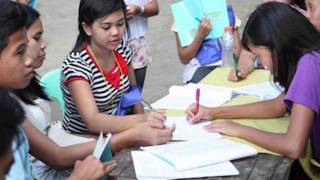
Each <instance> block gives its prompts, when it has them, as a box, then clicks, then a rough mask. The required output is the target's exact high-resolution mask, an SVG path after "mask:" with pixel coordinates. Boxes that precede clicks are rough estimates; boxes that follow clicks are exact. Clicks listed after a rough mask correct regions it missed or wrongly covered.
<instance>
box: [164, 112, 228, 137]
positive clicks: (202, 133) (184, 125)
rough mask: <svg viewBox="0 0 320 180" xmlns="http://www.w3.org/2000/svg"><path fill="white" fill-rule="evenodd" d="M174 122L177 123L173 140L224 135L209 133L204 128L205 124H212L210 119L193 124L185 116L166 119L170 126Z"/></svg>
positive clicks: (166, 123) (167, 124)
mask: <svg viewBox="0 0 320 180" xmlns="http://www.w3.org/2000/svg"><path fill="white" fill-rule="evenodd" d="M173 124H175V125H176V129H175V131H174V132H173V137H172V140H195V139H199V138H212V139H218V138H221V137H222V136H221V135H220V134H219V133H209V132H207V131H206V130H205V129H204V126H205V125H207V124H210V122H209V121H202V122H200V123H197V124H191V123H189V122H188V121H187V120H186V118H185V117H170V118H167V120H166V121H165V125H166V126H168V127H171V126H172V125H173Z"/></svg>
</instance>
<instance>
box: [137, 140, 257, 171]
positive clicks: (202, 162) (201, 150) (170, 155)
mask: <svg viewBox="0 0 320 180" xmlns="http://www.w3.org/2000/svg"><path fill="white" fill-rule="evenodd" d="M142 149H143V150H145V151H148V152H150V153H152V154H154V155H156V156H157V157H159V158H161V159H163V160H165V161H167V162H169V163H170V164H172V165H173V166H174V167H175V169H176V170H177V171H183V170H188V169H193V168H199V167H203V166H208V165H211V164H215V163H220V162H225V161H230V160H234V159H239V158H243V157H247V156H252V155H255V154H257V151H256V150H255V149H254V148H252V147H250V146H248V145H245V144H240V143H235V142H232V141H229V140H225V139H197V140H193V141H185V142H178V143H172V144H164V145H157V146H148V147H142Z"/></svg>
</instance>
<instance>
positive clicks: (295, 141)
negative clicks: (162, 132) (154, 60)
mask: <svg viewBox="0 0 320 180" xmlns="http://www.w3.org/2000/svg"><path fill="white" fill-rule="evenodd" d="M242 45H243V47H244V48H246V50H248V51H250V52H251V53H252V54H254V55H256V56H258V57H259V58H260V59H261V61H262V63H263V64H265V65H267V66H268V67H269V68H270V71H271V72H272V74H273V80H274V81H275V82H279V83H280V85H281V86H283V87H284V88H285V92H284V93H282V94H280V95H279V96H278V97H277V98H275V99H272V100H268V101H262V102H256V103H251V104H246V105H238V106H228V107H217V108H207V107H203V106H200V109H199V112H198V113H197V114H196V113H195V111H196V106H195V105H191V106H190V107H189V108H188V110H187V114H188V118H189V119H190V121H191V122H193V123H196V122H198V121H199V120H200V119H240V118H250V119H268V118H276V117H282V116H284V115H285V114H286V113H287V112H289V113H290V124H289V127H288V130H287V132H286V133H283V134H281V133H270V132H265V131H262V130H258V129H255V128H251V127H247V126H243V125H240V124H238V123H235V122H233V121H230V120H224V121H213V122H212V123H211V124H210V125H208V126H206V129H207V130H208V131H210V132H221V133H223V134H227V135H230V136H236V137H240V138H244V139H246V140H248V141H251V142H253V143H255V144H258V145H260V146H262V147H264V148H267V149H269V150H271V151H274V152H277V153H279V154H283V155H285V156H287V157H289V158H291V159H298V158H299V157H301V155H302V154H303V153H304V150H305V147H306V144H307V142H308V139H309V138H310V140H311V146H312V152H313V158H314V159H315V160H316V161H318V162H319V161H320V138H319V137H320V118H319V117H320V116H319V113H320V99H319V97H320V79H319V77H320V75H319V74H320V33H319V32H318V31H317V30H316V28H315V27H314V26H313V25H312V24H311V23H310V22H309V21H308V19H307V18H306V17H305V16H303V15H302V14H301V13H299V12H298V11H297V10H296V9H294V8H292V7H291V6H289V5H286V4H284V3H278V2H270V3H265V4H262V5H260V6H259V7H258V8H257V9H256V10H255V11H254V12H253V13H252V14H251V16H250V18H249V20H248V22H247V25H246V27H245V29H244V32H243V37H242ZM270 139H272V141H270ZM293 172H294V170H293Z"/></svg>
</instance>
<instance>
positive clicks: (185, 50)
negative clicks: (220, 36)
mask: <svg viewBox="0 0 320 180" xmlns="http://www.w3.org/2000/svg"><path fill="white" fill-rule="evenodd" d="M210 31H211V24H210V21H209V19H203V20H202V22H201V24H200V27H199V30H198V31H197V35H196V37H195V39H194V40H193V41H192V43H191V44H190V45H189V46H186V47H182V46H181V43H180V39H179V35H178V33H177V32H175V36H176V42H177V49H178V55H179V58H180V61H181V63H182V64H188V63H189V62H190V60H191V59H192V58H194V57H195V56H196V54H197V52H198V50H199V48H200V46H201V43H202V41H203V40H204V38H205V37H206V36H207V35H208V33H209V32H210Z"/></svg>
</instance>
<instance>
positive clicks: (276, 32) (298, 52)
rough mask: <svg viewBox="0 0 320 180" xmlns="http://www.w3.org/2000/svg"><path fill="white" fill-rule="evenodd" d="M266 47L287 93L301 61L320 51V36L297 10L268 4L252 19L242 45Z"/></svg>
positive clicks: (276, 79)
mask: <svg viewBox="0 0 320 180" xmlns="http://www.w3.org/2000/svg"><path fill="white" fill-rule="evenodd" d="M250 44H251V45H254V46H264V47H266V48H268V49H269V50H270V51H271V53H272V63H273V68H274V81H278V82H279V83H280V85H282V86H283V87H285V90H286V91H287V90H288V88H289V85H290V83H291V81H292V78H293V76H294V74H295V72H296V67H297V64H298V61H299V59H300V58H301V57H302V56H303V55H304V54H306V53H309V52H312V51H319V49H320V34H319V32H318V31H317V30H316V29H315V27H314V26H313V25H312V24H311V23H310V22H309V20H308V19H307V18H306V17H304V16H303V15H302V14H301V13H299V12H298V11H297V10H295V9H294V8H292V7H291V6H289V5H286V4H284V3H278V2H268V3H264V4H262V5H260V6H259V7H258V8H257V9H256V10H255V11H254V12H253V13H252V14H251V15H250V17H249V20H248V22H247V24H246V26H245V29H244V32H243V37H242V45H243V47H244V48H246V49H247V50H250V49H249V48H248V46H249V45H250Z"/></svg>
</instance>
